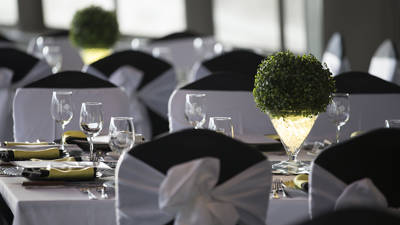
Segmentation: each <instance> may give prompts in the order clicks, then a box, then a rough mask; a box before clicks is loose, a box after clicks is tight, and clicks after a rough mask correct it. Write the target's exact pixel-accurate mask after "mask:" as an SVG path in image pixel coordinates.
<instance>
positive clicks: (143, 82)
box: [84, 50, 177, 140]
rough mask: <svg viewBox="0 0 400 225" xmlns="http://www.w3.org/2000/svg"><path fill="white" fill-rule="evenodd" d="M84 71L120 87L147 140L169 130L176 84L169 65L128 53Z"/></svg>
mask: <svg viewBox="0 0 400 225" xmlns="http://www.w3.org/2000/svg"><path fill="white" fill-rule="evenodd" d="M84 71H85V72H87V73H89V74H92V75H94V76H97V77H99V78H101V79H104V80H108V81H110V82H112V83H114V84H115V85H117V86H120V87H123V89H124V91H125V92H126V94H127V95H128V96H129V98H130V110H131V115H133V116H134V122H135V127H136V128H137V129H138V131H139V132H140V133H142V134H143V135H144V137H145V138H146V139H147V140H150V139H151V137H152V136H155V135H158V134H161V133H164V132H167V131H168V117H167V113H168V99H169V96H170V95H171V93H172V91H173V90H174V89H175V88H176V85H177V81H176V76H175V71H174V69H173V68H172V66H171V65H170V64H169V63H167V62H165V61H163V60H160V59H157V58H154V57H153V56H151V55H149V54H147V53H144V52H140V51H132V50H127V51H122V52H116V53H114V54H112V55H110V56H108V57H105V58H103V59H101V60H99V61H97V62H94V63H92V64H91V65H88V66H85V67H84Z"/></svg>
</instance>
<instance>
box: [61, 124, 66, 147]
mask: <svg viewBox="0 0 400 225" xmlns="http://www.w3.org/2000/svg"><path fill="white" fill-rule="evenodd" d="M64 129H65V124H64V123H61V138H60V142H61V147H60V149H61V150H63V151H64V150H65V146H64Z"/></svg>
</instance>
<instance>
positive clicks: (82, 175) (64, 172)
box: [22, 167, 96, 181]
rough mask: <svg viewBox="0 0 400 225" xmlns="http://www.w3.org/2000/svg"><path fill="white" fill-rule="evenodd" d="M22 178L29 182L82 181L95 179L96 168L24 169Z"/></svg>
mask: <svg viewBox="0 0 400 225" xmlns="http://www.w3.org/2000/svg"><path fill="white" fill-rule="evenodd" d="M22 176H24V177H26V178H28V179H31V180H67V181H82V180H93V179H94V178H96V168H93V167H86V168H82V169H75V168H74V169H56V168H52V169H40V168H25V169H24V171H23V172H22Z"/></svg>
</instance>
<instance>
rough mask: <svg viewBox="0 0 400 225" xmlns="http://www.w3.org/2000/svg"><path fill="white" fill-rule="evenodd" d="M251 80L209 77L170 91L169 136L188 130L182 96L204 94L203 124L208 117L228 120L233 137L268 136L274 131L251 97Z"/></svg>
mask: <svg viewBox="0 0 400 225" xmlns="http://www.w3.org/2000/svg"><path fill="white" fill-rule="evenodd" d="M253 87H254V76H253V75H251V74H241V73H234V72H220V73H213V74H210V75H209V76H207V77H204V78H202V79H200V80H197V81H195V82H193V83H190V84H188V85H186V86H184V87H182V88H179V89H177V90H175V91H174V93H173V94H172V95H171V98H170V100H169V106H168V111H169V125H170V132H174V131H177V130H181V129H185V128H188V127H191V126H190V124H189V123H188V122H187V121H186V119H185V96H186V94H190V93H205V94H206V95H207V96H206V100H205V101H206V103H205V107H206V112H207V116H206V122H205V123H204V127H207V126H208V119H209V117H211V116H229V117H231V118H232V123H233V126H234V132H235V135H250V134H271V133H275V131H274V128H273V126H272V124H271V122H270V120H269V119H268V116H267V115H265V113H263V112H261V111H260V110H259V109H258V108H257V107H256V104H255V102H254V97H253V92H252V91H253Z"/></svg>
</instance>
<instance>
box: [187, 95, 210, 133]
mask: <svg viewBox="0 0 400 225" xmlns="http://www.w3.org/2000/svg"><path fill="white" fill-rule="evenodd" d="M205 99H206V94H186V102H185V118H186V120H187V121H188V122H189V123H190V125H192V126H193V127H194V128H195V129H199V128H202V127H203V124H204V123H205V122H206V107H205Z"/></svg>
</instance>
